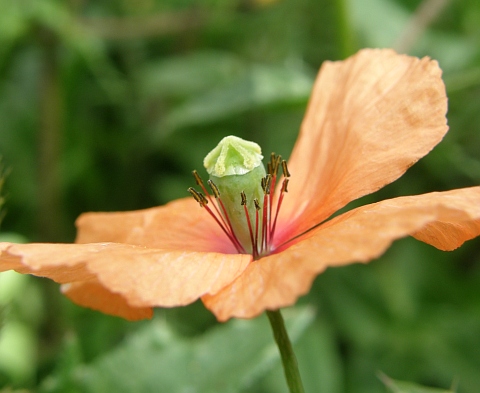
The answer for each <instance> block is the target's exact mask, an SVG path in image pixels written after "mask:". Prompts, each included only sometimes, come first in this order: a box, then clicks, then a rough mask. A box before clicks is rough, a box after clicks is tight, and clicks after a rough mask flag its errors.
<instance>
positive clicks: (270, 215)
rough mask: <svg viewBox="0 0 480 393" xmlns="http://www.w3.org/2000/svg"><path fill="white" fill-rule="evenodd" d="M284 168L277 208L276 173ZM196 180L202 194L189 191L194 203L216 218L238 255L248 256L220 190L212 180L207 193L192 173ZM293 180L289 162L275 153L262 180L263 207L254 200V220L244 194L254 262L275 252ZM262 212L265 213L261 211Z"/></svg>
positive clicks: (197, 176)
mask: <svg viewBox="0 0 480 393" xmlns="http://www.w3.org/2000/svg"><path fill="white" fill-rule="evenodd" d="M280 167H281V168H282V174H283V183H282V186H281V187H280V191H279V195H278V199H277V201H276V207H275V211H274V206H275V186H276V183H277V174H278V172H279V168H280ZM192 173H193V177H194V178H195V182H196V184H197V185H198V186H199V187H200V188H201V189H202V192H199V191H197V190H195V189H194V188H193V187H190V188H189V189H188V192H189V193H190V194H191V195H192V197H193V198H194V199H195V201H197V202H198V204H199V205H200V207H202V208H205V210H206V211H207V212H208V213H209V214H210V215H211V216H212V217H213V218H214V219H215V221H216V222H217V224H218V225H219V226H220V228H221V229H222V230H223V232H224V233H225V235H226V236H227V237H228V239H229V240H230V241H231V242H232V244H233V245H234V246H235V248H236V250H237V252H239V253H241V254H244V253H246V248H245V247H244V245H242V244H241V242H240V241H239V240H238V237H237V236H236V234H235V231H234V229H233V226H232V223H231V221H230V217H229V215H228V214H227V210H226V208H225V205H224V204H223V202H222V198H221V195H220V190H219V189H218V187H217V186H216V185H215V183H214V182H213V181H211V180H208V181H207V184H208V186H209V187H210V189H211V193H210V192H208V190H207V188H206V187H205V184H204V182H203V180H202V179H201V177H200V175H199V174H198V172H197V171H193V172H192ZM289 178H290V172H289V171H288V168H287V162H286V161H285V160H282V158H281V156H279V155H276V154H275V153H272V154H271V156H270V161H269V162H268V163H267V175H266V176H265V177H263V178H262V179H261V187H262V190H263V204H260V201H259V200H258V199H256V198H254V199H253V203H254V206H255V217H250V212H249V210H248V208H247V201H248V196H247V195H246V194H245V192H243V191H242V192H241V194H240V196H241V202H240V203H241V205H242V206H243V209H244V212H245V219H246V222H247V225H248V230H249V234H250V242H251V249H252V255H253V258H254V259H259V258H260V257H262V256H264V255H267V254H268V253H269V252H270V251H272V250H273V244H272V241H273V238H274V235H275V229H276V226H277V219H278V213H279V211H280V208H281V205H282V201H283V198H284V196H285V193H287V192H288V189H287V187H288V182H289ZM212 195H213V198H215V201H216V203H214V201H213V198H212ZM209 202H210V203H211V205H212V206H213V209H211V208H210V207H209V206H208V204H209ZM262 209H263V211H261V210H262Z"/></svg>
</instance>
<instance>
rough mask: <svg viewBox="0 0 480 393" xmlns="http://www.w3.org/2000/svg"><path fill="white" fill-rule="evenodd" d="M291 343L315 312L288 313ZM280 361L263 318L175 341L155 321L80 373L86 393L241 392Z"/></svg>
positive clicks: (170, 334) (222, 326) (298, 311)
mask: <svg viewBox="0 0 480 393" xmlns="http://www.w3.org/2000/svg"><path fill="white" fill-rule="evenodd" d="M284 315H285V320H286V323H287V329H288V330H289V334H290V337H291V339H292V340H293V341H295V340H296V339H298V338H299V337H300V336H301V334H302V333H303V332H304V330H305V329H306V328H307V327H308V326H309V325H310V323H311V322H312V320H313V312H312V310H311V309H308V308H304V309H296V310H287V311H285V312H284ZM278 361H279V355H278V350H277V347H276V345H275V342H274V340H273V337H272V333H271V331H270V326H269V325H268V322H267V320H266V319H265V317H264V316H261V317H259V318H256V319H254V320H232V321H230V322H228V323H226V324H223V325H219V326H217V327H215V328H213V329H211V330H210V331H209V332H207V333H205V334H204V335H203V336H200V337H198V338H194V339H185V338H181V337H178V336H176V335H175V334H174V333H173V332H172V331H170V329H169V328H168V327H167V326H166V324H165V323H164V322H163V321H162V320H158V319H157V320H154V321H152V322H151V323H149V324H148V325H147V326H146V327H145V328H143V329H140V330H139V331H137V332H136V333H135V334H133V335H132V336H131V337H129V338H128V339H127V340H126V341H125V342H124V343H123V344H121V345H120V346H119V347H118V348H116V349H115V350H114V351H112V352H111V353H109V354H107V355H105V356H103V357H102V358H100V359H99V360H98V361H96V362H94V363H93V364H90V365H88V366H85V367H84V368H83V369H80V370H77V373H76V377H78V380H79V383H81V384H82V385H83V388H84V390H85V391H87V392H118V393H122V392H125V393H127V392H128V393H130V392H138V393H150V392H152V393H153V392H155V393H158V392H169V393H175V392H192V393H194V392H199V393H209V392H212V393H213V392H222V393H229V392H237V391H239V390H240V389H242V388H245V387H248V386H250V385H251V384H252V383H253V382H255V381H256V380H257V379H258V378H259V377H261V376H263V375H264V374H265V373H266V372H267V371H268V370H270V369H271V368H272V367H273V366H274V365H275V364H276V363H277V362H278Z"/></svg>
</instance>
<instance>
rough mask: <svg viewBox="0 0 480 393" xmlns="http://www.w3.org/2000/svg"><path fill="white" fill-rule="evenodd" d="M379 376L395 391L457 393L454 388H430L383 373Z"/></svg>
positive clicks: (400, 392) (394, 392) (399, 392)
mask: <svg viewBox="0 0 480 393" xmlns="http://www.w3.org/2000/svg"><path fill="white" fill-rule="evenodd" d="M379 378H380V379H381V381H382V382H383V383H384V384H385V386H386V387H387V388H388V389H389V390H390V391H391V392H393V393H455V392H454V391H453V390H444V389H437V388H430V387H425V386H421V385H417V384H415V383H412V382H405V381H397V380H394V379H391V378H389V377H388V376H386V375H385V374H383V373H380V374H379Z"/></svg>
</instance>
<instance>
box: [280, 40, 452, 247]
mask: <svg viewBox="0 0 480 393" xmlns="http://www.w3.org/2000/svg"><path fill="white" fill-rule="evenodd" d="M446 112H447V97H446V93H445V86H444V84H443V81H442V79H441V70H440V68H439V67H438V64H437V62H436V61H432V60H430V59H429V58H423V59H418V58H414V57H409V56H405V55H398V54H396V53H395V52H394V51H392V50H371V49H366V50H362V51H360V52H358V54H356V55H354V56H352V57H350V58H349V59H347V60H345V61H339V62H325V63H324V64H323V65H322V67H321V70H320V72H319V75H318V77H317V80H316V82H315V84H314V87H313V91H312V95H311V98H310V103H309V105H308V109H307V112H306V114H305V118H304V120H303V123H302V126H301V131H300V135H299V138H298V140H297V142H296V145H295V147H294V149H293V152H292V155H291V157H290V160H289V162H288V166H289V170H290V172H291V174H292V178H291V181H290V183H289V193H288V195H287V196H286V197H285V199H284V202H283V206H282V209H281V211H280V219H279V220H280V221H279V222H280V225H279V230H278V231H277V238H278V242H279V243H282V242H283V241H285V240H287V239H289V238H291V237H293V236H295V235H298V234H300V233H303V232H304V231H305V230H307V229H310V228H312V227H313V226H314V225H317V224H319V223H320V222H322V221H324V220H325V219H327V218H328V217H329V216H330V215H331V214H332V213H334V212H336V211H337V210H338V209H340V208H342V207H343V206H345V205H346V204H347V203H349V202H350V201H352V200H354V199H357V198H359V197H361V196H363V195H366V194H369V193H372V192H374V191H376V190H378V189H380V188H381V187H383V186H384V185H386V184H388V183H390V182H392V181H394V180H396V179H397V178H399V177H400V176H401V175H402V174H403V173H404V172H405V171H406V170H407V169H408V168H409V167H410V166H411V165H413V164H414V163H415V162H417V161H418V160H419V159H420V158H421V157H423V156H424V155H426V154H427V153H428V152H429V151H430V150H431V149H432V148H433V147H434V146H435V145H436V144H437V143H438V142H440V141H441V139H442V138H443V136H444V134H445V133H446V132H447V130H448V127H447V124H446V118H445V114H446Z"/></svg>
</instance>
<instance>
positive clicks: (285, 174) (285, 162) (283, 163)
mask: <svg viewBox="0 0 480 393" xmlns="http://www.w3.org/2000/svg"><path fill="white" fill-rule="evenodd" d="M282 171H283V176H285V177H290V172H289V171H288V168H287V161H285V160H283V161H282Z"/></svg>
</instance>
